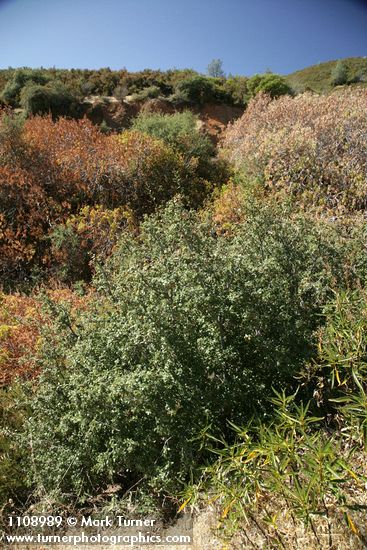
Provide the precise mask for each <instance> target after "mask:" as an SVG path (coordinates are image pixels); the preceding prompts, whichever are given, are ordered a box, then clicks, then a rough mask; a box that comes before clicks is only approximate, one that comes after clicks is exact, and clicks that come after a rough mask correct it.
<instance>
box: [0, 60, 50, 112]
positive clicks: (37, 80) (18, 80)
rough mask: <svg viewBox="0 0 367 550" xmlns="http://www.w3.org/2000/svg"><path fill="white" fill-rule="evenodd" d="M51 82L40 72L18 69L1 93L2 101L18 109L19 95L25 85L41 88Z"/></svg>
mask: <svg viewBox="0 0 367 550" xmlns="http://www.w3.org/2000/svg"><path fill="white" fill-rule="evenodd" d="M50 80H51V77H50V76H49V75H48V74H47V73H46V72H45V71H42V70H32V69H18V70H17V71H15V72H14V74H13V77H12V78H11V79H10V80H8V82H7V84H6V86H5V88H4V90H3V92H2V99H3V100H4V101H5V103H8V104H9V105H11V106H13V107H19V104H20V94H21V91H22V89H23V88H24V86H25V85H26V84H27V83H32V84H39V85H40V86H43V85H44V84H47V82H49V81H50Z"/></svg>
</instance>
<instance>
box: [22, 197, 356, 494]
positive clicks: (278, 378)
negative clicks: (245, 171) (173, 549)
mask: <svg viewBox="0 0 367 550" xmlns="http://www.w3.org/2000/svg"><path fill="white" fill-rule="evenodd" d="M332 231H333V229H332V228H329V227H328V226H327V225H326V226H325V227H324V226H322V227H321V228H320V227H319V226H318V225H316V224H314V223H312V222H309V221H307V219H303V218H299V219H296V220H293V219H292V220H291V219H289V218H287V216H286V215H285V212H284V211H282V210H281V211H279V212H276V211H273V210H272V209H270V208H265V209H260V208H258V207H257V208H256V207H255V208H254V210H253V211H249V213H248V215H247V217H246V221H245V222H244V224H243V225H242V226H241V227H240V228H239V230H238V232H237V234H235V235H234V236H233V237H232V238H224V237H218V236H217V234H216V233H215V230H214V227H213V225H212V224H211V222H210V221H201V222H200V219H199V217H198V216H197V215H196V214H194V213H190V212H187V211H185V210H184V209H182V207H180V206H178V205H176V204H175V203H171V204H170V205H169V206H168V207H167V209H166V210H164V211H160V212H159V213H158V214H157V215H155V216H153V217H151V218H149V219H147V220H146V221H145V222H144V223H143V224H142V226H141V232H140V235H139V238H138V239H135V240H132V238H131V235H130V236H126V237H123V239H122V241H121V243H120V247H119V249H118V250H117V251H116V252H115V254H114V255H113V256H112V259H111V261H110V264H109V265H108V266H107V267H106V266H104V267H103V266H101V267H100V269H99V273H98V276H97V277H96V278H95V280H94V286H95V287H96V289H97V293H98V294H97V297H96V300H95V304H94V307H93V308H92V310H91V311H90V312H89V313H87V314H85V315H83V316H80V318H78V319H77V320H74V321H68V322H66V323H65V326H64V329H63V330H62V327H61V328H60V326H58V325H56V326H55V328H54V331H55V336H54V337H52V335H51V336H49V338H48V339H47V342H48V343H49V347H48V349H47V350H45V358H44V368H43V374H42V376H41V379H40V384H39V387H38V390H37V394H36V395H35V399H34V400H33V405H32V414H31V417H30V419H29V426H28V432H29V435H28V438H29V437H32V441H33V463H32V464H31V465H30V478H31V481H33V482H35V483H38V487H39V489H40V488H41V486H40V485H39V482H38V481H37V479H38V478H37V476H39V479H42V486H43V487H44V488H45V490H46V491H56V490H57V491H59V492H61V493H70V492H72V493H74V494H79V495H83V494H84V492H96V491H98V490H99V488H101V487H102V486H105V485H106V484H108V483H111V482H116V481H117V482H118V483H121V484H122V485H123V486H124V487H125V488H127V487H130V486H131V485H133V484H134V483H137V482H138V481H139V480H142V479H143V480H144V483H145V485H146V486H147V487H148V489H149V490H150V491H151V492H153V493H155V494H162V492H167V491H176V490H177V489H178V488H179V487H180V483H181V482H182V481H184V480H185V479H187V476H188V475H189V472H190V469H191V468H195V467H196V466H198V465H199V464H201V463H202V462H203V460H204V458H205V453H204V451H201V450H200V442H199V441H198V440H197V439H196V438H197V436H198V434H199V433H200V432H201V431H203V430H205V429H206V427H207V426H208V425H211V426H212V431H213V432H214V435H218V434H220V433H226V431H227V421H228V420H231V421H233V422H236V423H239V422H242V421H243V420H244V419H246V418H248V417H249V416H251V415H252V414H254V413H255V412H256V413H257V414H261V413H262V412H264V411H265V410H266V399H267V398H268V397H269V394H270V392H271V389H270V388H271V387H272V386H273V387H276V388H280V387H282V386H285V387H288V388H292V387H293V386H294V379H293V376H294V374H295V373H296V372H298V371H299V369H300V367H301V365H302V364H303V362H304V361H305V360H308V359H309V358H310V357H311V355H312V353H313V343H314V342H313V338H312V335H313V333H314V330H315V329H316V328H317V326H318V325H319V323H320V322H321V317H320V311H321V306H322V305H323V303H325V301H326V299H327V297H328V294H329V290H328V288H329V285H330V284H332V282H333V281H336V282H339V284H341V282H342V280H343V270H344V265H343V264H344V263H345V257H344V255H345V246H344V243H343V242H340V241H339V240H338V239H337V238H334V240H333V238H332ZM361 254H362V253H361ZM362 256H363V254H362ZM203 453H204V455H203Z"/></svg>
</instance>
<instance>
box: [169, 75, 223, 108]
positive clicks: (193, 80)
mask: <svg viewBox="0 0 367 550" xmlns="http://www.w3.org/2000/svg"><path fill="white" fill-rule="evenodd" d="M225 97H226V94H225V92H224V91H223V90H222V89H221V88H220V87H219V85H218V84H217V83H216V81H215V79H213V78H208V77H205V76H192V77H190V78H187V79H185V80H181V81H180V82H178V84H177V85H176V88H175V94H174V97H173V99H174V100H176V101H179V102H184V103H199V104H203V103H210V102H214V103H215V102H219V103H220V102H222V101H224V100H225Z"/></svg>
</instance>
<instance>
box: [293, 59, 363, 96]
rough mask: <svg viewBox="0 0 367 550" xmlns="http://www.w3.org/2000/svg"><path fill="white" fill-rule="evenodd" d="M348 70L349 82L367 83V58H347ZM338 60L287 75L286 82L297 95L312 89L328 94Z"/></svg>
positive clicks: (344, 60) (345, 62)
mask: <svg viewBox="0 0 367 550" xmlns="http://www.w3.org/2000/svg"><path fill="white" fill-rule="evenodd" d="M342 61H343V63H344V64H345V66H346V69H347V82H348V84H353V83H364V84H366V83H367V57H347V58H345V59H342ZM337 63H338V60H334V61H327V62H325V63H319V64H318V65H312V66H311V67H305V68H304V69H301V70H299V71H296V72H294V73H291V74H289V75H287V76H286V77H285V78H286V81H287V82H288V84H289V85H290V86H291V88H293V89H294V90H295V91H296V93H300V92H303V91H305V90H306V89H311V90H313V91H315V92H319V93H320V92H327V91H329V90H331V88H332V84H331V73H332V71H333V69H334V67H335V66H336V64H337Z"/></svg>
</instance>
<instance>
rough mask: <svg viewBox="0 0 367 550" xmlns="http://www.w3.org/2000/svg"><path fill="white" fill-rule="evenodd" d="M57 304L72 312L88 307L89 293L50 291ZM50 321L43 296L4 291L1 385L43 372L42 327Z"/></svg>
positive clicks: (0, 331) (0, 318) (0, 312)
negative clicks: (40, 361) (39, 354)
mask: <svg viewBox="0 0 367 550" xmlns="http://www.w3.org/2000/svg"><path fill="white" fill-rule="evenodd" d="M47 294H48V296H49V297H50V298H51V299H52V300H53V301H54V302H55V303H64V304H67V305H68V306H69V307H70V308H71V311H74V312H75V311H77V310H81V309H85V308H86V307H88V302H89V296H88V295H86V296H78V295H77V294H75V293H74V292H72V291H70V290H68V289H57V290H48V291H47ZM49 322H50V315H49V314H47V313H46V312H45V310H44V309H43V308H42V302H41V299H40V297H39V296H37V295H34V296H25V295H22V294H4V293H0V386H3V385H7V384H9V383H10V382H11V381H12V380H13V379H14V378H16V377H22V378H33V377H34V376H36V375H37V374H38V372H39V365H38V362H37V352H38V350H39V348H40V346H41V345H42V337H41V328H42V326H43V325H45V324H48V323H49Z"/></svg>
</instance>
